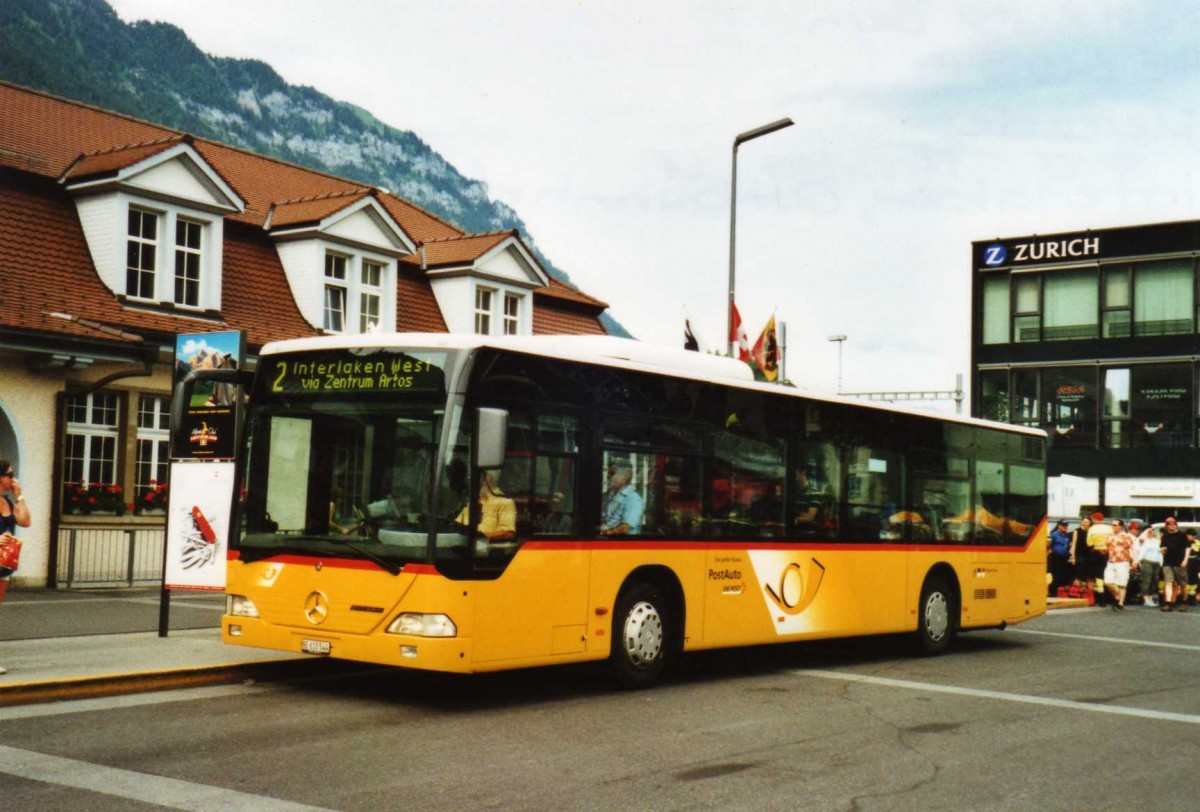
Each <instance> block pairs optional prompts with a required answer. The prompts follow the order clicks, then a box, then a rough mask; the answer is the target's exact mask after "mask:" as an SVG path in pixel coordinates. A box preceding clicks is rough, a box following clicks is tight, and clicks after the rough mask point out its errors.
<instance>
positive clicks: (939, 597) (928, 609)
mask: <svg viewBox="0 0 1200 812" xmlns="http://www.w3.org/2000/svg"><path fill="white" fill-rule="evenodd" d="M949 629H950V602H949V601H948V600H946V596H945V595H943V594H942V593H941V592H934V593H932V594H931V595H930V596H929V597H928V598H926V599H925V633H926V635H928V636H929V639H930V640H933V641H934V642H937V641H939V640H941V639H942V638H943V637H945V636H946V632H947V631H949Z"/></svg>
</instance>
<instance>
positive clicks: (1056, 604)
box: [1046, 598, 1092, 612]
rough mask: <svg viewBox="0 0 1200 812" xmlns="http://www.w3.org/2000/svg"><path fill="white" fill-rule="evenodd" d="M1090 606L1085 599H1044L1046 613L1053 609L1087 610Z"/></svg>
mask: <svg viewBox="0 0 1200 812" xmlns="http://www.w3.org/2000/svg"><path fill="white" fill-rule="evenodd" d="M1091 605H1092V604H1090V603H1088V601H1087V599H1086V598H1046V611H1047V612H1052V611H1054V610H1055V609H1087V608H1089V607H1090V606H1091Z"/></svg>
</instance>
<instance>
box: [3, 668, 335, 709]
mask: <svg viewBox="0 0 1200 812" xmlns="http://www.w3.org/2000/svg"><path fill="white" fill-rule="evenodd" d="M327 664H328V661H326V660H309V659H287V660H265V661H261V662H255V663H234V664H229V665H212V666H201V667H198V668H175V669H168V670H163V671H142V672H137V673H130V674H103V675H100V676H95V677H71V678H65V679H54V680H44V681H40V682H18V683H12V684H6V685H0V707H12V706H15V705H30V704H35V703H41V702H63V701H66V700H71V699H95V698H99V697H108V696H120V695H122V694H134V693H146V692H150V691H171V690H178V689H180V688H198V687H204V686H209V685H230V684H235V683H238V682H245V681H246V680H256V681H257V680H261V681H264V682H270V681H273V680H282V679H296V678H300V677H308V676H316V675H317V674H318V673H320V672H321V671H322V670H325V669H326V668H327Z"/></svg>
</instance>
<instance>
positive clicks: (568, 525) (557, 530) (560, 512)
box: [542, 491, 574, 535]
mask: <svg viewBox="0 0 1200 812" xmlns="http://www.w3.org/2000/svg"><path fill="white" fill-rule="evenodd" d="M565 506H566V496H565V494H563V492H562V491H555V492H554V495H553V496H551V497H550V513H548V514H547V515H546V520H545V521H544V522H542V532H543V533H554V534H560V535H561V534H563V533H570V532H571V531H572V530H573V524H574V523H573V522H572V520H571V514H570V512H569V511H567V510H564V507H565Z"/></svg>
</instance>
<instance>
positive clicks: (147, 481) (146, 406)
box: [133, 395, 171, 512]
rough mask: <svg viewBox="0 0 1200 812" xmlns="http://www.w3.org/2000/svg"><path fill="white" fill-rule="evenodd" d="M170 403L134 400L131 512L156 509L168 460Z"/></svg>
mask: <svg viewBox="0 0 1200 812" xmlns="http://www.w3.org/2000/svg"><path fill="white" fill-rule="evenodd" d="M170 425H171V399H170V398H167V397H160V396H158V395H142V396H141V397H140V398H139V399H138V413H137V456H136V458H135V460H134V475H133V478H134V482H133V487H134V499H133V504H134V510H135V511H136V512H141V511H142V510H144V509H146V508H147V507H160V506H161V505H160V504H159V503H160V502H161V501H162V500H161V499H160V498H159V497H160V495H161V494H162V492H163V491H164V490H165V488H166V485H167V476H168V473H169V472H170V467H171V458H170V455H169V451H168V445H169V429H170Z"/></svg>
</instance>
